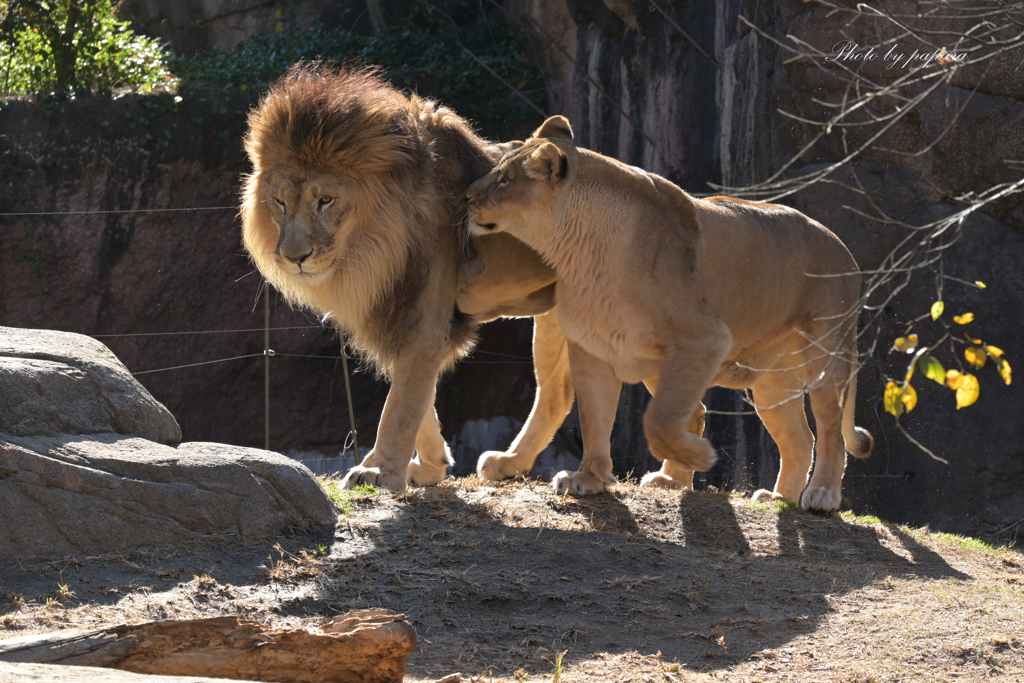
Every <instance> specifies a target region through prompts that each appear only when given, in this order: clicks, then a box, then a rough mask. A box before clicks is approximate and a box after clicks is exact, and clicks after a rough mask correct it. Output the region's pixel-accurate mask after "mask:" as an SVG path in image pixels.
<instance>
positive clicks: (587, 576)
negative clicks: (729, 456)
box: [304, 483, 968, 675]
mask: <svg viewBox="0 0 1024 683" xmlns="http://www.w3.org/2000/svg"><path fill="white" fill-rule="evenodd" d="M402 503H403V504H402V505H401V507H399V508H398V509H397V510H396V511H395V514H392V515H389V516H386V517H384V518H383V519H382V520H381V521H380V523H379V526H378V527H376V528H375V529H373V530H371V531H369V532H368V533H369V538H372V539H373V546H374V547H373V548H372V549H369V550H366V551H365V552H363V553H362V554H360V555H357V556H354V557H352V561H353V562H354V563H357V564H358V563H363V564H362V568H363V569H365V570H366V571H365V573H363V572H362V571H360V572H358V574H357V575H350V576H351V578H350V579H349V580H348V581H345V582H343V583H340V584H336V585H324V586H323V587H322V588H321V590H320V591H318V594H317V595H316V596H315V597H312V596H311V599H312V601H313V602H318V603H320V604H321V605H322V604H328V605H331V606H333V607H335V608H340V607H345V608H348V607H357V606H383V607H387V608H389V609H393V610H396V611H400V612H404V613H406V614H407V615H408V616H409V618H410V619H411V620H413V622H414V623H415V625H416V628H417V631H418V632H419V634H420V636H421V638H422V639H423V641H424V643H425V646H423V647H421V648H420V650H419V651H418V652H417V653H416V654H415V655H413V657H412V658H411V659H410V667H411V668H410V672H414V673H415V672H418V673H419V674H420V675H431V674H436V673H438V672H441V671H444V670H445V669H446V667H447V668H449V669H450V668H452V667H456V668H459V667H462V668H466V669H468V670H470V671H472V670H474V669H475V670H477V671H485V670H493V671H494V672H495V673H497V672H498V671H504V672H505V673H506V674H510V673H512V672H514V671H516V670H518V669H523V670H527V671H529V670H535V669H536V668H537V667H538V666H539V665H543V666H545V667H550V666H551V662H553V661H554V660H555V658H556V657H557V655H558V653H561V652H563V651H566V650H567V651H568V652H567V654H565V657H564V661H565V662H566V663H573V662H578V661H583V660H586V659H588V658H591V657H592V656H593V655H595V653H602V652H607V653H613V654H615V653H621V652H639V653H641V654H653V653H656V652H660V653H661V654H662V657H663V658H664V659H665V660H666V661H678V662H680V663H681V664H682V665H686V666H689V667H691V668H699V669H709V668H711V669H714V668H722V667H726V666H729V665H731V664H732V663H735V662H736V661H739V660H742V659H745V658H747V657H749V656H750V655H751V654H753V653H756V652H758V651H761V650H764V649H770V648H777V647H779V646H781V645H783V644H784V643H786V642H788V641H789V640H792V639H793V638H794V637H796V636H798V635H800V634H806V633H812V632H813V631H814V630H815V629H816V628H817V625H818V624H819V622H820V621H821V620H822V619H823V618H824V617H825V616H826V615H827V614H828V613H829V612H830V610H831V608H830V601H831V600H835V599H840V598H842V596H843V595H844V594H846V593H848V592H850V591H853V590H856V589H858V588H861V587H863V586H865V585H867V584H869V583H871V582H873V581H877V580H881V579H884V578H885V577H887V576H891V577H894V578H896V577H900V576H911V575H912V576H915V577H928V578H935V579H939V578H947V577H957V578H968V577H966V576H965V575H963V574H960V573H959V572H957V571H955V570H953V569H952V568H951V567H949V566H948V565H947V564H946V563H945V561H944V560H943V559H942V558H941V557H939V556H938V555H937V554H935V553H934V552H932V551H931V550H929V549H928V548H926V547H924V546H922V545H920V544H918V543H916V542H914V541H913V540H912V539H911V538H909V536H906V535H903V536H899V535H895V534H888V536H887V537H886V538H885V539H884V542H883V539H882V538H881V537H880V536H879V535H878V533H877V532H876V531H875V529H872V528H868V527H863V526H858V525H855V524H848V523H846V522H844V521H843V520H842V519H840V518H838V517H836V516H819V515H813V514H808V513H804V512H800V511H796V510H793V511H789V512H785V513H784V514H776V512H775V511H776V509H777V507H776V506H775V505H774V504H771V505H770V506H767V505H764V504H761V505H760V506H758V504H754V503H752V502H750V501H745V502H741V501H740V500H739V499H738V497H736V496H730V495H726V494H717V493H693V492H686V493H683V494H680V493H678V492H662V491H659V492H651V491H649V490H646V489H639V488H637V487H635V486H628V487H625V486H624V487H615V489H613V490H612V491H610V492H608V493H605V494H602V495H598V496H592V497H586V498H572V497H561V496H557V495H555V494H554V493H553V492H552V491H550V489H549V487H548V486H545V485H543V484H534V483H526V484H519V485H510V486H505V487H502V486H500V485H499V486H478V487H476V488H470V490H461V489H460V488H459V487H458V486H457V485H445V486H440V487H432V488H428V489H421V490H418V491H416V492H415V493H413V494H411V495H409V496H408V497H407V498H406V500H405V501H402ZM759 507H760V509H758V508H759ZM776 520H778V521H777V523H776ZM353 533H357V534H358V533H359V532H358V531H354V532H353ZM343 536H344V537H348V534H345V533H343ZM889 546H892V547H894V548H895V550H894V549H891V548H890V547H889ZM304 607H307V608H308V607H312V605H311V604H309V605H304ZM546 670H548V671H550V668H547V669H546Z"/></svg>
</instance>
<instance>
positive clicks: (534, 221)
mask: <svg viewBox="0 0 1024 683" xmlns="http://www.w3.org/2000/svg"><path fill="white" fill-rule="evenodd" d="M568 130H570V129H569V126H568V122H567V121H565V119H563V118H562V117H554V118H553V119H551V120H549V121H548V122H547V123H545V125H544V126H542V127H541V129H539V131H538V135H537V136H535V137H534V138H531V139H530V140H528V141H527V142H526V143H525V144H524V145H523V146H522V147H521V148H519V149H518V150H515V151H513V152H510V153H509V154H508V155H506V156H505V157H504V158H503V159H502V160H501V161H500V162H499V163H498V165H497V166H496V167H495V168H494V170H492V171H491V172H490V173H489V174H488V175H487V176H485V177H483V178H481V179H480V180H478V181H477V182H476V183H474V184H473V185H472V186H471V187H470V188H469V190H468V191H467V196H468V197H469V199H470V201H469V216H470V219H471V221H472V222H473V226H472V227H471V229H472V230H473V232H474V233H475V234H480V235H485V234H491V233H495V232H506V233H508V234H511V235H513V236H515V237H516V238H518V239H520V240H522V241H523V242H525V243H526V244H527V245H528V246H530V247H532V248H533V249H535V250H536V251H537V252H538V253H540V255H541V256H542V258H543V259H544V260H545V262H546V263H548V264H549V265H551V266H552V267H553V268H554V270H555V272H556V274H557V276H558V285H557V296H558V303H559V306H558V311H559V323H560V326H561V328H562V330H563V332H564V333H565V335H566V337H567V338H568V341H569V344H568V357H569V365H570V367H571V372H572V376H573V378H574V383H575V386H576V393H577V397H578V400H579V406H580V420H581V425H582V428H583V438H584V449H585V453H584V459H583V462H582V463H581V465H580V473H579V474H578V475H576V476H577V478H578V479H579V482H574V484H575V483H582V488H583V489H586V490H587V491H592V490H594V488H598V487H596V486H594V482H595V481H598V480H601V479H602V478H604V479H606V480H607V479H608V477H609V476H610V472H611V457H610V453H609V452H608V446H607V444H608V438H609V435H610V431H611V423H612V421H613V420H614V414H615V406H614V402H613V400H614V397H615V396H617V394H618V383H619V382H622V381H627V382H640V381H643V382H645V383H646V384H647V385H648V387H649V388H650V389H651V391H652V394H653V398H652V400H651V403H650V406H649V407H648V410H647V412H646V413H645V416H644V431H645V434H646V436H647V440H648V444H649V446H650V448H651V452H652V453H653V454H654V455H655V457H657V458H658V459H659V460H663V461H666V462H667V463H671V465H666V467H665V468H664V469H663V471H662V473H660V475H659V477H654V478H650V479H648V481H647V483H649V484H656V485H666V484H667V483H675V484H678V485H685V484H686V483H687V482H685V481H679V478H680V477H686V476H687V475H688V474H689V475H690V476H692V472H691V470H701V469H707V468H709V467H710V466H711V465H713V464H714V462H715V457H716V456H715V453H714V451H713V449H712V448H711V446H710V444H709V443H708V442H707V441H706V440H704V439H702V438H698V436H697V435H695V434H694V433H693V432H694V431H697V429H698V428H699V427H702V425H698V424H697V422H702V420H697V418H696V415H697V413H698V412H700V411H701V410H702V409H701V406H700V397H701V396H702V395H703V393H704V391H705V389H706V388H707V387H708V386H711V385H713V384H717V385H721V386H726V387H731V388H750V389H751V390H752V392H753V396H754V402H755V404H756V406H757V410H758V413H759V415H760V416H761V418H762V420H763V421H764V423H765V425H766V427H767V428H768V431H769V432H770V433H771V434H772V436H773V438H774V439H775V440H776V442H777V443H778V445H779V449H780V452H781V454H782V466H781V468H780V474H779V479H778V482H777V483H776V487H775V491H774V492H767V491H764V492H758V494H757V495H758V496H759V497H775V498H782V499H785V500H790V501H796V500H797V499H798V498H799V500H800V503H801V505H803V506H804V507H807V508H816V509H823V510H832V509H836V508H838V506H839V504H840V495H841V491H840V487H841V481H842V475H843V470H844V468H845V449H846V448H849V449H850V450H851V452H853V453H854V454H856V455H858V456H861V457H863V456H866V455H867V454H868V453H869V451H870V442H869V440H868V439H869V437H867V435H866V432H863V430H860V431H859V432H857V431H855V430H854V426H853V410H852V401H853V399H854V395H855V394H854V392H855V390H854V384H853V380H854V376H855V367H856V349H855V343H854V340H855V338H856V329H855V328H856V312H857V306H858V300H859V296H860V274H859V271H858V269H857V265H856V263H855V262H854V260H853V257H852V256H851V255H850V253H849V251H848V250H847V249H846V248H845V246H844V245H843V244H842V243H841V242H840V241H839V239H838V238H837V237H836V236H835V235H834V234H832V233H831V232H829V231H828V230H827V229H826V228H824V227H823V226H821V225H820V224H818V223H816V222H814V221H813V220H811V219H809V218H808V217H806V216H804V215H803V214H801V213H799V212H798V211H795V210H793V209H789V208H787V207H782V206H774V205H766V204H755V203H752V202H745V201H741V200H733V199H730V198H725V197H716V198H712V199H709V200H698V199H694V198H692V197H690V196H689V195H687V194H686V193H685V192H683V191H682V190H680V189H679V188H678V187H676V186H675V185H673V184H672V183H670V182H668V181H666V180H665V179H663V178H660V177H658V176H656V175H653V174H649V173H646V172H645V171H643V170H641V169H638V168H634V167H631V166H627V165H625V164H622V163H620V162H617V161H615V160H613V159H609V158H607V157H603V156H601V155H599V154H595V153H593V152H589V151H587V150H584V149H579V148H577V147H575V146H574V145H573V144H572V143H571V141H570V139H571V132H570V133H568V134H566V131H568ZM814 276H819V277H814ZM820 276H824V277H820ZM584 384H585V386H584ZM805 392H806V393H807V394H809V395H810V400H811V407H812V410H813V411H814V415H815V420H816V423H817V426H818V440H817V444H816V445H815V448H814V450H815V451H816V453H817V458H816V460H815V463H814V471H813V475H812V477H811V480H810V482H808V480H807V476H808V471H809V469H810V466H811V459H812V445H813V444H814V442H813V439H812V438H811V435H810V431H809V429H808V427H807V421H806V417H805V415H804V402H803V401H804V393H805ZM844 408H848V409H846V410H844ZM688 423H689V424H688ZM698 434H699V432H698ZM844 435H845V436H846V441H845V444H844V438H843V437H844ZM656 479H657V481H656ZM666 480H669V481H668V482H667V481H666ZM567 488H568V487H567ZM580 488H581V487H580V486H576V489H577V490H580Z"/></svg>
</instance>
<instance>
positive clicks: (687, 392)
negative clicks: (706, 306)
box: [644, 311, 732, 471]
mask: <svg viewBox="0 0 1024 683" xmlns="http://www.w3.org/2000/svg"><path fill="white" fill-rule="evenodd" d="M683 319H687V320H691V321H692V322H693V329H702V330H703V332H702V333H701V334H699V335H691V336H688V337H687V336H684V335H685V333H686V331H685V330H681V331H679V332H677V333H675V334H673V335H672V346H671V347H670V348H669V349H668V350H667V353H666V355H665V358H664V360H663V361H662V365H661V372H660V374H659V376H658V391H657V392H655V394H654V397H653V398H652V399H651V403H650V405H648V406H647V410H646V412H644V435H645V436H646V437H647V445H648V446H649V447H650V449H651V454H652V455H654V457H655V458H657V459H658V460H662V461H664V460H672V461H673V462H675V463H676V464H678V465H680V466H681V467H682V468H683V469H688V470H697V471H703V470H708V469H710V468H711V467H712V466H713V465H714V464H715V462H716V461H717V460H718V456H717V455H716V454H715V450H714V448H712V446H711V444H710V443H709V442H708V441H707V440H706V439H703V438H700V437H698V436H695V435H694V434H692V433H691V432H690V431H688V430H687V423H688V421H689V419H690V418H691V416H693V414H694V413H695V412H696V411H697V406H698V405H700V398H701V396H702V395H703V394H704V391H705V390H706V389H707V387H709V386H711V384H712V383H713V381H714V378H715V375H716V374H717V373H718V368H719V367H720V366H721V364H722V361H723V360H725V357H726V354H727V353H728V352H729V348H730V346H731V344H732V334H731V333H730V332H729V328H728V327H726V325H725V324H724V323H723V322H721V321H720V320H718V319H717V318H715V317H713V316H710V315H700V314H699V312H697V311H693V312H692V313H691V314H690V315H687V316H686V317H685V318H683ZM698 323H700V324H698Z"/></svg>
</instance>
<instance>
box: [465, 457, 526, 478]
mask: <svg viewBox="0 0 1024 683" xmlns="http://www.w3.org/2000/svg"><path fill="white" fill-rule="evenodd" d="M531 464H532V463H531ZM527 469H529V468H527ZM524 471H525V470H521V469H520V468H519V464H518V463H517V462H516V459H515V456H513V455H509V454H508V453H502V452H501V451H486V452H484V453H481V454H480V459H479V460H477V461H476V473H477V476H479V477H480V478H481V479H483V480H484V481H501V480H502V479H511V478H512V477H514V476H516V475H518V474H520V473H521V472H524Z"/></svg>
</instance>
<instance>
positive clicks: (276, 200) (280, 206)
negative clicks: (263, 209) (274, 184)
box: [274, 197, 284, 211]
mask: <svg viewBox="0 0 1024 683" xmlns="http://www.w3.org/2000/svg"><path fill="white" fill-rule="evenodd" d="M274 203H275V204H277V207H278V208H279V209H281V210H282V211H284V202H283V201H281V200H280V199H278V198H277V197H274Z"/></svg>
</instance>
